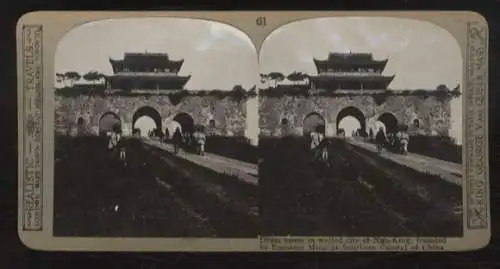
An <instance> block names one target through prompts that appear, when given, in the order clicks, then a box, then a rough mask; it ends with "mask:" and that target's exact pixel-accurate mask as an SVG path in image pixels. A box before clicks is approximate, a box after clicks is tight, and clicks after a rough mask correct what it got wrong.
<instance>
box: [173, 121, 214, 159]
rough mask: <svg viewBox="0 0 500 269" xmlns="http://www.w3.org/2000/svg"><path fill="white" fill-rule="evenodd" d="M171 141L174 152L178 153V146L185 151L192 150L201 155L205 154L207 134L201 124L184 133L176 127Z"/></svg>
mask: <svg viewBox="0 0 500 269" xmlns="http://www.w3.org/2000/svg"><path fill="white" fill-rule="evenodd" d="M167 137H168V136H167ZM172 142H173V144H174V152H175V153H178V152H179V149H180V148H184V149H185V150H187V151H192V150H194V151H195V152H196V154H199V155H202V156H203V155H205V145H206V142H207V136H206V134H205V132H204V128H203V126H196V127H195V130H194V132H184V133H182V132H181V130H180V129H179V128H176V129H175V131H174V134H173V136H172Z"/></svg>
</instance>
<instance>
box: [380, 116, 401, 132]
mask: <svg viewBox="0 0 500 269" xmlns="http://www.w3.org/2000/svg"><path fill="white" fill-rule="evenodd" d="M378 121H380V122H382V123H383V124H384V126H385V131H386V132H387V133H395V132H397V130H398V119H397V118H396V116H394V114H392V113H388V112H386V113H384V114H382V115H380V116H379V117H378Z"/></svg>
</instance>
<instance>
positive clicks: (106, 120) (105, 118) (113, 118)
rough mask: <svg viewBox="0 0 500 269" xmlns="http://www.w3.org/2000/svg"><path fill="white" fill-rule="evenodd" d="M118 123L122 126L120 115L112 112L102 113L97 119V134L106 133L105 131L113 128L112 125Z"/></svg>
mask: <svg viewBox="0 0 500 269" xmlns="http://www.w3.org/2000/svg"><path fill="white" fill-rule="evenodd" d="M115 125H118V126H119V128H120V129H121V128H122V123H121V120H120V117H119V116H118V115H116V114H115V113H113V112H106V113H104V114H103V115H102V116H101V118H100V119H99V135H106V133H108V132H110V131H112V130H113V126H115Z"/></svg>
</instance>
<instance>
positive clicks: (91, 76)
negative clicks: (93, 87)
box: [83, 71, 102, 84]
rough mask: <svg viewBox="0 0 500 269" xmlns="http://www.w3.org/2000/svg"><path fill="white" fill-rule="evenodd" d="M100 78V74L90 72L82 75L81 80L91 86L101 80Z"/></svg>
mask: <svg viewBox="0 0 500 269" xmlns="http://www.w3.org/2000/svg"><path fill="white" fill-rule="evenodd" d="M101 76H102V74H101V73H99V72H97V71H90V72H88V73H86V74H85V75H83V79H85V80H86V81H89V82H92V84H95V82H96V81H99V80H100V79H101Z"/></svg>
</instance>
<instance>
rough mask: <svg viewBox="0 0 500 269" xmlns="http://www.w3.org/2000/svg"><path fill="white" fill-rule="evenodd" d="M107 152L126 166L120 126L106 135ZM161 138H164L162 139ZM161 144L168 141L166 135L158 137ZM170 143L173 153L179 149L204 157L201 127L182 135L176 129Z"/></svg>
mask: <svg viewBox="0 0 500 269" xmlns="http://www.w3.org/2000/svg"><path fill="white" fill-rule="evenodd" d="M157 133H158V132H156V131H155V132H152V133H151V135H157ZM106 135H107V138H108V150H109V151H110V154H111V156H112V158H115V159H117V160H119V161H120V162H122V163H123V164H125V165H126V157H127V156H126V148H125V146H124V143H123V141H124V139H123V135H122V131H121V128H120V126H118V125H115V126H113V128H112V130H111V131H110V132H108V133H107V134H106ZM163 136H166V138H165V139H163ZM160 139H161V141H162V142H167V141H168V140H170V139H169V136H168V134H164V135H162V136H160ZM171 141H172V142H173V145H174V152H175V153H176V154H177V153H178V152H179V150H180V149H181V148H183V149H185V150H186V151H193V150H194V151H195V152H196V153H197V154H199V155H202V156H203V155H205V145H206V141H207V138H206V135H205V133H204V130H203V126H197V127H196V128H195V130H194V132H184V133H182V132H181V130H180V128H176V130H175V132H174V134H173V136H172V138H171Z"/></svg>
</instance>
